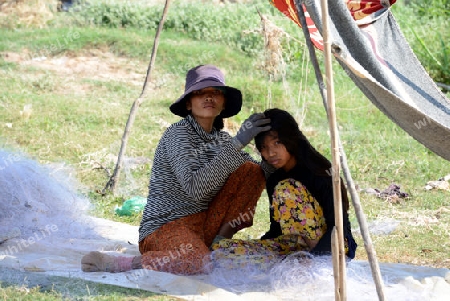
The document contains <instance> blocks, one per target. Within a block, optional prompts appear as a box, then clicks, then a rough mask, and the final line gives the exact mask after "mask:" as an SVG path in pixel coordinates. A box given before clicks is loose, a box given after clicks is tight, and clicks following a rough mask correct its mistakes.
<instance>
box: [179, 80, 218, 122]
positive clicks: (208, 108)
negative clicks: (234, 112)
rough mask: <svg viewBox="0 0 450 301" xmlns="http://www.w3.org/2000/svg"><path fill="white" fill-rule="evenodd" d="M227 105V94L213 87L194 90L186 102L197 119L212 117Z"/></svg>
mask: <svg viewBox="0 0 450 301" xmlns="http://www.w3.org/2000/svg"><path fill="white" fill-rule="evenodd" d="M224 106H225V96H224V95H223V92H222V91H221V90H218V89H216V88H213V87H208V88H204V89H201V90H197V91H193V92H192V94H191V97H190V99H189V100H188V101H187V102H186V108H187V109H188V110H189V111H191V112H192V116H194V118H195V119H199V118H200V119H212V120H214V119H215V118H216V117H217V116H219V115H220V112H222V110H223V109H224Z"/></svg>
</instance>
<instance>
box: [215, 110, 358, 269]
mask: <svg viewBox="0 0 450 301" xmlns="http://www.w3.org/2000/svg"><path fill="white" fill-rule="evenodd" d="M264 115H265V116H266V117H267V118H269V119H270V120H271V122H270V125H271V129H270V130H269V131H265V132H262V133H260V134H258V135H257V136H256V138H255V143H256V147H257V149H258V150H259V152H260V153H261V156H262V158H263V162H267V163H268V164H270V165H271V166H273V167H274V168H276V171H275V172H273V173H272V174H271V175H270V176H269V177H268V179H267V184H266V190H267V193H268V196H269V201H270V229H269V231H268V232H267V233H266V234H264V235H263V236H262V238H261V239H260V240H250V241H240V240H232V239H231V240H230V239H223V240H221V241H219V242H217V243H215V244H214V245H213V247H212V248H213V249H214V250H217V252H216V253H217V254H215V256H216V257H217V258H218V257H221V258H226V259H233V260H234V261H237V263H238V264H239V265H241V266H242V265H245V264H243V261H246V260H247V261H248V258H245V256H250V255H251V256H252V258H253V259H255V258H256V260H259V261H260V263H263V262H266V263H267V262H268V263H270V262H272V261H273V259H274V258H275V259H276V258H280V255H281V256H284V255H287V254H290V253H293V252H297V251H306V252H310V253H312V254H317V255H321V254H330V253H331V231H332V229H333V227H334V225H335V216H334V199H333V185H332V178H331V163H330V161H329V160H327V159H326V158H325V157H324V156H323V155H321V154H320V153H319V152H317V150H316V149H314V147H313V146H312V145H311V144H310V142H309V141H308V139H307V138H306V137H305V136H304V135H303V133H302V132H301V131H300V129H299V126H298V124H297V122H296V121H295V119H294V118H293V117H292V115H290V114H289V113H288V112H286V111H283V110H280V109H270V110H266V111H265V112H264ZM341 192H342V204H343V228H344V239H345V252H346V255H347V257H348V258H350V259H353V258H354V257H355V251H356V243H355V240H354V239H353V236H352V232H351V227H350V222H349V219H348V213H347V211H348V207H349V203H348V198H347V191H346V189H345V186H344V185H343V184H342V183H341ZM236 255H239V256H236ZM242 255H243V256H242ZM258 255H262V256H259V257H258Z"/></svg>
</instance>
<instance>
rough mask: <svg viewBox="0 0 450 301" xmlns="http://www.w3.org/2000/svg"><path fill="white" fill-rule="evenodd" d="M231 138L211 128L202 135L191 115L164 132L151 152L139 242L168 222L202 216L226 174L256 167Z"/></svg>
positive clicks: (223, 181) (226, 177) (225, 178)
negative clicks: (151, 164) (152, 156)
mask: <svg viewBox="0 0 450 301" xmlns="http://www.w3.org/2000/svg"><path fill="white" fill-rule="evenodd" d="M231 139H232V137H231V136H230V135H229V134H228V133H227V132H225V131H217V130H216V129H214V128H213V130H212V131H211V133H207V132H206V131H205V130H204V129H203V128H202V127H201V126H200V125H199V124H198V123H197V122H196V121H195V119H194V118H193V117H192V116H191V115H188V116H187V117H186V118H184V119H182V120H180V121H179V122H177V123H175V124H172V125H171V126H170V127H169V128H168V129H167V130H166V131H165V132H164V134H163V136H162V137H161V140H160V141H159V144H158V146H157V148H156V151H155V157H154V160H153V166H152V171H151V177H150V184H149V194H148V198H147V205H146V206H145V209H144V212H143V216H142V221H141V224H140V227H139V241H142V240H143V239H144V238H145V237H146V236H148V235H149V234H151V233H153V232H154V231H155V230H156V229H158V228H159V227H160V226H162V225H164V224H166V223H168V222H170V221H173V220H176V219H178V218H182V217H185V216H188V215H191V214H195V213H199V212H202V211H205V210H206V209H207V208H208V204H209V202H210V201H212V199H213V198H214V196H215V195H216V194H217V193H218V192H219V190H220V189H221V188H222V186H223V185H224V184H225V182H226V180H227V179H228V177H229V176H230V174H231V173H233V172H234V171H235V170H236V169H237V168H238V167H239V166H241V165H242V164H244V163H245V162H247V161H252V162H255V163H259V162H257V161H255V160H254V159H253V158H252V157H251V156H250V155H249V154H248V153H246V152H244V151H241V150H239V149H238V148H236V147H235V146H234V144H233V143H232V141H231ZM262 167H263V169H264V170H265V172H268V171H270V167H268V166H265V165H264V166H263V165H262Z"/></svg>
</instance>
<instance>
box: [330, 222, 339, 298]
mask: <svg viewBox="0 0 450 301" xmlns="http://www.w3.org/2000/svg"><path fill="white" fill-rule="evenodd" d="M331 253H332V254H338V253H339V238H338V233H337V231H336V227H333V231H331ZM340 270H341V269H340V264H339V257H338V256H333V275H334V287H339V286H340V277H339V272H340ZM334 299H335V300H336V301H339V300H341V295H340V292H339V290H336V291H335V294H334Z"/></svg>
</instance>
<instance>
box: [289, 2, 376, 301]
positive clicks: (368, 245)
mask: <svg viewBox="0 0 450 301" xmlns="http://www.w3.org/2000/svg"><path fill="white" fill-rule="evenodd" d="M300 1H302V0H294V2H295V5H296V9H297V16H298V18H299V20H300V24H301V26H302V30H303V34H304V36H305V40H306V45H307V47H308V52H309V55H310V58H311V63H312V65H313V68H314V71H315V75H316V80H317V83H318V86H319V92H320V94H321V96H322V101H323V105H324V107H325V111H326V113H327V116H328V105H327V101H326V96H325V88H324V87H325V85H324V83H323V78H322V74H321V72H320V66H319V63H318V60H317V56H316V52H315V49H314V46H313V44H312V42H311V36H310V34H309V31H308V25H307V24H306V18H305V13H304V12H303V7H302V5H301V3H300ZM339 148H340V150H341V151H340V154H341V163H342V170H343V173H344V177H345V180H346V183H347V189H348V190H349V192H350V197H351V199H352V204H353V207H354V209H355V213H356V218H357V220H358V224H359V227H360V229H361V235H362V237H363V240H364V247H365V249H366V253H367V256H368V260H369V264H370V268H371V271H372V278H373V279H374V282H375V287H376V290H377V294H378V299H379V300H380V301H384V300H385V297H384V288H383V280H382V278H381V272H380V268H379V265H378V260H377V257H376V252H375V250H374V248H373V244H372V240H371V238H370V234H369V229H368V227H367V221H366V217H365V214H364V210H363V209H362V206H361V201H360V199H359V195H358V192H357V191H356V188H355V184H354V181H353V178H352V176H351V173H350V169H349V167H348V163H347V156H346V154H345V151H344V148H343V146H342V143H341V142H339Z"/></svg>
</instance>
